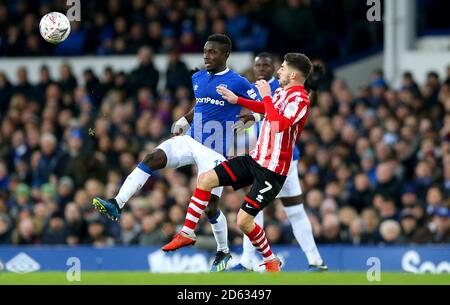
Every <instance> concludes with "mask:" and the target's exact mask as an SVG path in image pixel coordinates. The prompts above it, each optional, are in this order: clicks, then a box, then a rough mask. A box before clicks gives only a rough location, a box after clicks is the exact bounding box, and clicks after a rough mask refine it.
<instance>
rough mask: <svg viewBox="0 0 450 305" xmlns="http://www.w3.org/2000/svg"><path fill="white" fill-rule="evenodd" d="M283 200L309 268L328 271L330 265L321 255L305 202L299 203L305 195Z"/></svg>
mask: <svg viewBox="0 0 450 305" xmlns="http://www.w3.org/2000/svg"><path fill="white" fill-rule="evenodd" d="M281 202H282V203H283V206H284V210H285V212H286V215H287V217H288V219H289V222H290V223H291V226H292V232H293V233H294V236H295V239H296V240H297V242H298V243H299V245H300V247H301V248H302V250H303V252H304V253H305V255H306V258H307V259H308V264H309V266H308V270H309V271H313V272H316V271H319V272H320V271H327V270H328V266H327V265H326V264H325V262H324V261H323V259H322V257H321V256H320V253H319V250H318V249H317V246H316V243H315V241H314V235H313V232H312V227H311V222H310V221H309V218H308V215H307V214H306V212H305V209H304V207H303V204H302V203H300V204H299V202H303V196H302V195H300V196H296V197H292V198H281Z"/></svg>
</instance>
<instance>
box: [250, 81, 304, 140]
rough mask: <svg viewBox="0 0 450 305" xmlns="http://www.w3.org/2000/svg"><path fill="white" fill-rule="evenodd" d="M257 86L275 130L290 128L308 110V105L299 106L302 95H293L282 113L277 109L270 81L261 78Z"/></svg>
mask: <svg viewBox="0 0 450 305" xmlns="http://www.w3.org/2000/svg"><path fill="white" fill-rule="evenodd" d="M256 87H257V88H258V91H259V94H260V95H261V97H262V98H263V104H264V108H265V112H266V116H267V120H268V121H269V122H271V123H272V124H270V126H271V128H272V129H273V131H275V132H283V131H285V130H287V129H289V128H290V127H291V126H292V125H294V124H295V123H297V122H298V121H300V119H301V118H302V117H303V116H304V115H305V114H306V112H307V110H308V106H307V105H304V106H303V107H299V106H300V103H301V102H302V100H301V98H300V96H293V97H291V100H290V101H288V105H287V106H286V109H285V110H284V111H283V113H282V114H280V113H279V112H278V110H277V109H275V105H274V104H273V102H272V97H271V96H270V93H271V90H270V85H269V83H268V82H267V81H265V80H260V81H258V82H256Z"/></svg>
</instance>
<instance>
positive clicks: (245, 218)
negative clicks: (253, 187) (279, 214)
mask: <svg viewBox="0 0 450 305" xmlns="http://www.w3.org/2000/svg"><path fill="white" fill-rule="evenodd" d="M260 213H261V212H260ZM237 223H238V226H239V228H240V229H241V231H242V232H243V233H244V234H245V235H247V237H248V238H249V239H250V241H251V242H252V244H253V246H254V247H255V248H256V249H257V250H258V252H259V253H260V254H261V255H262V256H263V259H264V264H263V265H265V267H266V272H280V270H281V261H280V259H279V258H278V257H276V256H275V254H273V252H272V250H271V249H270V245H269V241H268V240H267V238H266V233H265V232H264V230H263V229H262V228H261V227H260V226H259V225H257V224H256V223H255V222H254V216H252V215H250V214H248V213H247V212H245V211H244V210H242V209H241V210H239V213H238V216H237Z"/></svg>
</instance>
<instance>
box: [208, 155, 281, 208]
mask: <svg viewBox="0 0 450 305" xmlns="http://www.w3.org/2000/svg"><path fill="white" fill-rule="evenodd" d="M214 170H215V171H216V174H217V176H218V177H219V185H220V186H226V185H231V186H232V187H233V189H234V190H238V189H240V188H243V187H245V186H249V185H252V184H253V186H252V188H251V190H250V192H249V193H248V194H247V196H245V198H244V203H243V204H242V207H241V209H243V210H244V211H246V212H247V213H248V214H250V215H253V216H256V215H257V214H258V212H259V211H261V210H262V209H263V208H264V207H265V206H266V205H268V204H269V203H270V202H272V201H273V200H274V199H275V198H276V197H277V195H278V193H279V192H280V191H281V188H282V187H283V184H284V181H285V180H286V176H282V175H279V174H277V173H275V172H272V171H270V170H268V169H266V168H264V167H262V166H260V165H259V164H258V163H256V161H255V160H253V158H252V157H250V156H249V155H246V156H242V157H236V158H234V159H231V160H228V161H225V162H222V163H221V164H219V165H218V166H216V167H215V168H214Z"/></svg>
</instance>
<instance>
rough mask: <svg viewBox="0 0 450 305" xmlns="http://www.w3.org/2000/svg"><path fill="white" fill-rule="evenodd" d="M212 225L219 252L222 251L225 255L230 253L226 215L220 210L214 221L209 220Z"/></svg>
mask: <svg viewBox="0 0 450 305" xmlns="http://www.w3.org/2000/svg"><path fill="white" fill-rule="evenodd" d="M209 222H210V223H211V227H212V231H213V234H214V238H215V239H216V243H217V251H222V252H224V253H229V252H230V249H229V248H228V225H227V219H226V218H225V215H223V213H222V212H221V211H220V210H218V212H217V215H216V216H214V218H213V219H209Z"/></svg>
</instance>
